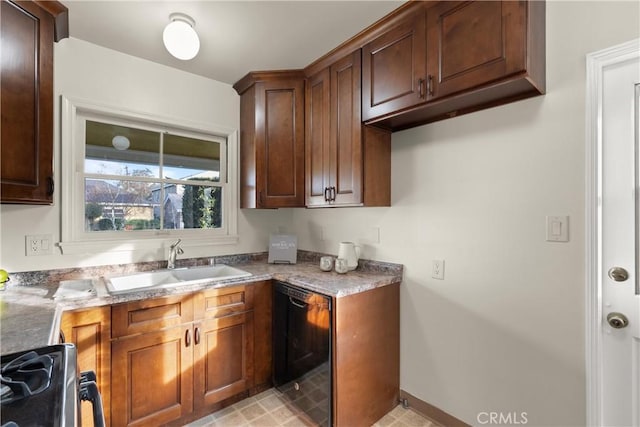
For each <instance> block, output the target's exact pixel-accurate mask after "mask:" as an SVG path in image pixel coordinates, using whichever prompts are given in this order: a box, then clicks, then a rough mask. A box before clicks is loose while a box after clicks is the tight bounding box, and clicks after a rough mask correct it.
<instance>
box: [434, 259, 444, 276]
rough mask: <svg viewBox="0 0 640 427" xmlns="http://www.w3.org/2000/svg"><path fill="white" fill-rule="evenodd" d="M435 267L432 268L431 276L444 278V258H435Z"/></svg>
mask: <svg viewBox="0 0 640 427" xmlns="http://www.w3.org/2000/svg"><path fill="white" fill-rule="evenodd" d="M432 265H433V269H432V270H431V277H433V278H434V279H438V280H444V260H443V259H434V260H433V264H432Z"/></svg>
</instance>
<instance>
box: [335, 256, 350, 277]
mask: <svg viewBox="0 0 640 427" xmlns="http://www.w3.org/2000/svg"><path fill="white" fill-rule="evenodd" d="M347 271H349V264H347V260H346V259H344V258H338V259H336V273H340V274H344V273H346V272H347Z"/></svg>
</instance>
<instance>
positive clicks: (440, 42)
mask: <svg viewBox="0 0 640 427" xmlns="http://www.w3.org/2000/svg"><path fill="white" fill-rule="evenodd" d="M526 12H527V10H526V3H525V2H521V1H503V2H500V1H459V2H442V3H437V4H436V5H435V6H433V7H431V8H429V9H428V11H427V70H428V77H427V78H428V79H429V84H428V89H429V92H430V93H429V95H430V97H431V98H437V97H441V96H446V95H450V94H453V93H456V92H460V91H463V90H467V89H470V88H474V87H477V86H480V85H483V84H485V83H489V82H491V81H494V80H497V79H500V78H503V77H505V76H508V75H511V74H514V73H518V72H521V71H523V70H525V69H526V63H525V59H526V44H525V42H526V34H525V31H524V29H525V28H526V27H525V25H524V24H525V22H526Z"/></svg>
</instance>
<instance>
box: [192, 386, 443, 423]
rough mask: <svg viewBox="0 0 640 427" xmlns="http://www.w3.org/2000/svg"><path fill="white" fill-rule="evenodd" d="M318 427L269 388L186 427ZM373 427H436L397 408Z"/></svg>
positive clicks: (283, 397) (285, 397) (407, 410)
mask: <svg viewBox="0 0 640 427" xmlns="http://www.w3.org/2000/svg"><path fill="white" fill-rule="evenodd" d="M317 425H318V423H317V422H315V421H314V420H313V419H312V418H310V417H309V416H307V415H306V414H305V413H303V412H302V411H300V410H299V409H298V408H296V407H295V406H293V405H292V404H291V403H290V401H289V400H288V398H287V396H286V395H285V394H283V393H281V392H280V391H278V390H276V389H275V388H271V389H269V390H267V391H264V392H262V393H260V394H258V395H256V396H253V397H249V398H247V399H244V400H242V401H240V402H238V403H236V404H235V405H232V406H228V407H226V408H224V409H222V410H220V411H218V412H215V413H213V414H211V415H208V416H206V417H204V418H201V419H199V420H197V421H194V422H192V423H191V424H188V425H187V426H186V427H254V426H255V427H279V426H284V427H312V426H317ZM374 427H439V426H438V424H436V423H434V422H432V421H430V420H428V419H426V418H424V417H422V416H421V415H418V414H417V413H416V412H414V411H412V410H411V409H404V408H403V407H402V406H397V407H396V408H395V409H393V410H392V411H391V412H389V413H388V414H387V415H385V416H384V417H382V418H381V419H380V420H378V422H377V423H375V424H374Z"/></svg>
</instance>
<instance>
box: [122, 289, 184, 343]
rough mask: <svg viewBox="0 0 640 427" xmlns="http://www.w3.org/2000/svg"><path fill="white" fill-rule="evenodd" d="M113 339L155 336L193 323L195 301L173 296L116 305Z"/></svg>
mask: <svg viewBox="0 0 640 427" xmlns="http://www.w3.org/2000/svg"><path fill="white" fill-rule="evenodd" d="M111 316H112V319H111V322H112V325H111V333H112V336H113V338H118V337H123V336H127V335H133V334H141V333H146V332H155V331H158V330H159V329H164V328H168V327H172V326H178V325H181V324H183V323H187V322H191V321H192V320H193V297H192V296H191V295H185V296H182V295H181V296H171V297H163V298H156V299H152V300H145V301H134V302H130V303H126V304H119V305H114V306H113V307H112V308H111Z"/></svg>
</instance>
